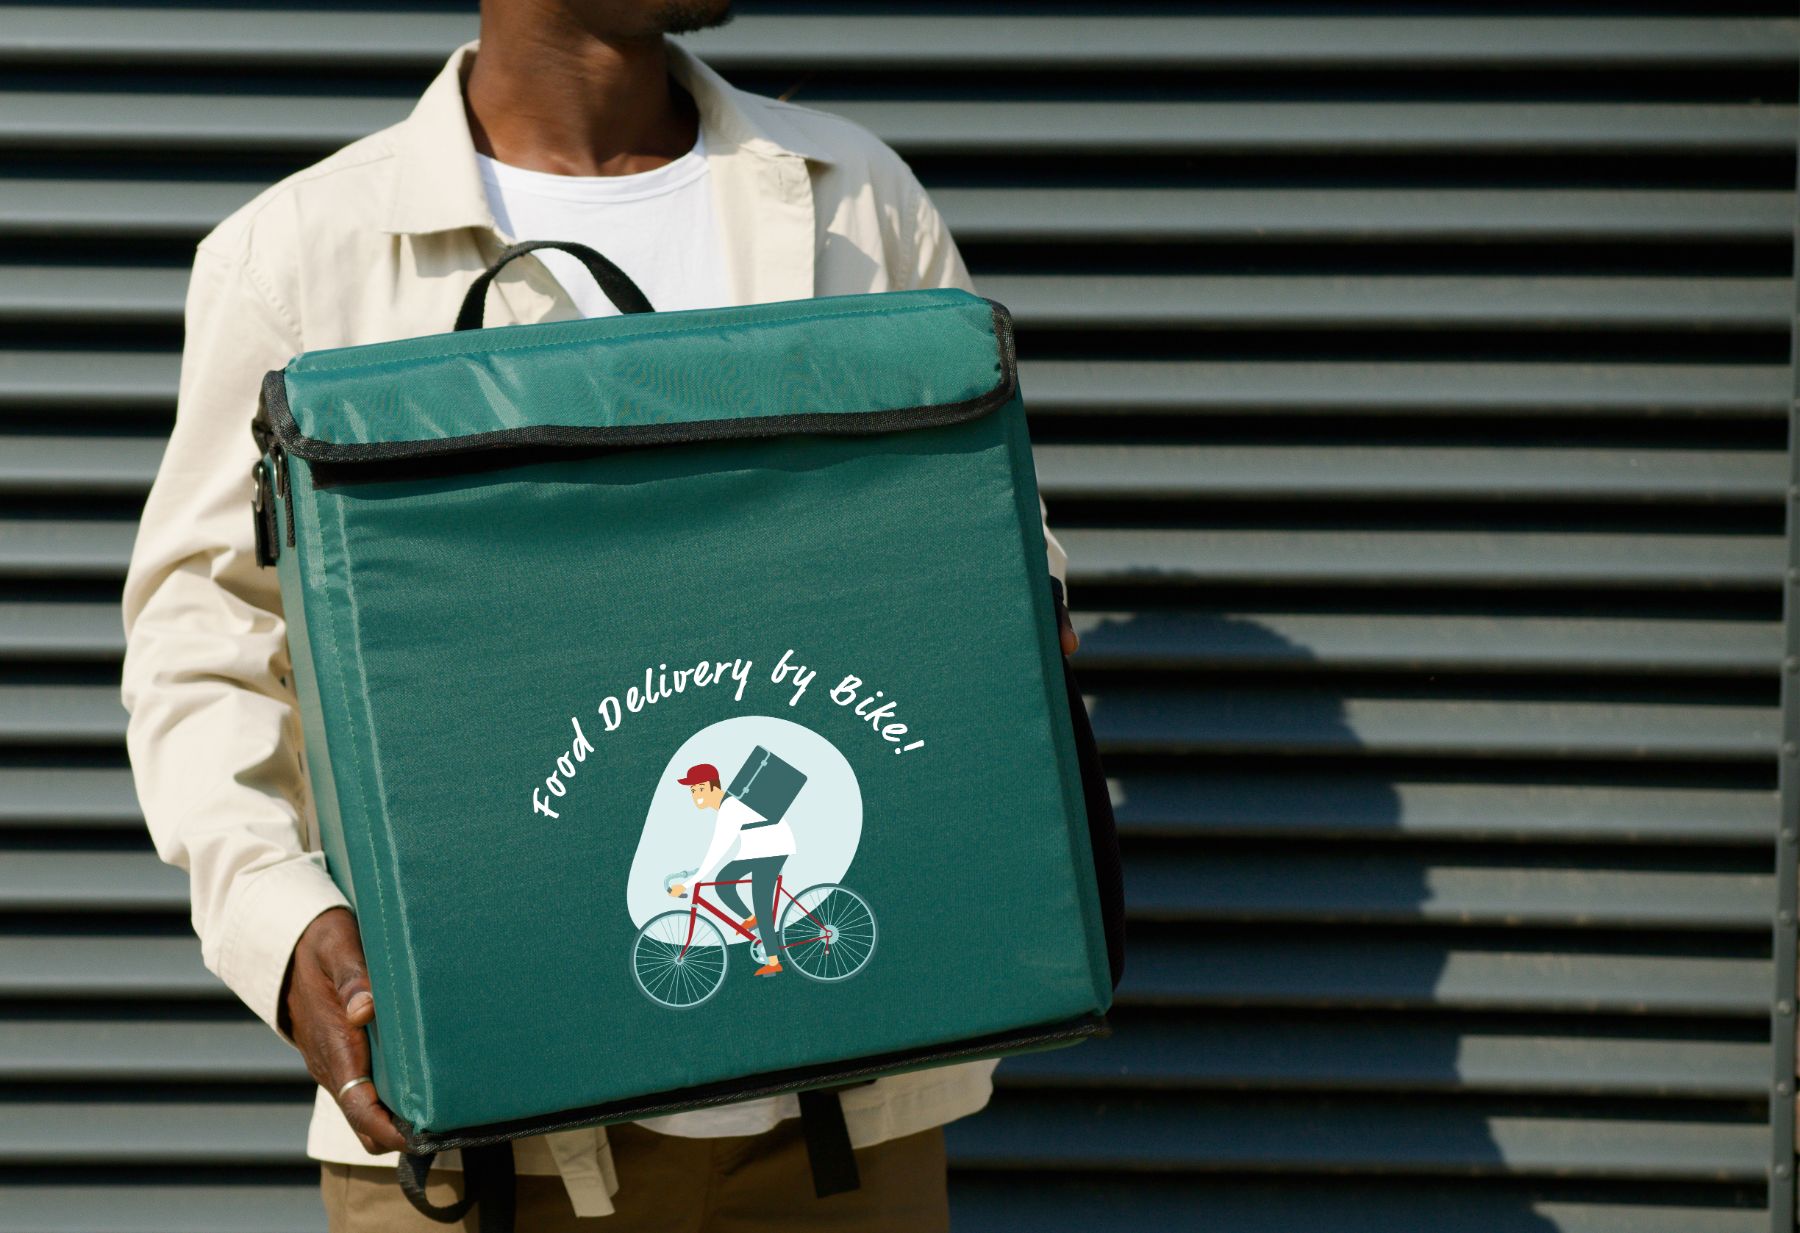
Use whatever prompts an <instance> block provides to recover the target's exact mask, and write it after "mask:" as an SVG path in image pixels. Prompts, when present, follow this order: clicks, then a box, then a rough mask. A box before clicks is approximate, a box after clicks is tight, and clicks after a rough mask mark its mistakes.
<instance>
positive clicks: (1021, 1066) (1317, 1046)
mask: <svg viewBox="0 0 1800 1233" xmlns="http://www.w3.org/2000/svg"><path fill="white" fill-rule="evenodd" d="M1113 1026H1114V1032H1113V1035H1112V1036H1110V1037H1108V1038H1107V1039H1105V1040H1104V1041H1096V1042H1093V1043H1091V1044H1087V1045H1083V1046H1082V1047H1080V1048H1078V1049H1058V1050H1054V1051H1051V1052H1047V1053H1038V1054H1023V1055H1020V1056H1018V1057H1014V1058H1009V1059H1007V1060H1006V1062H1005V1063H1004V1064H1003V1065H1002V1067H1001V1069H1000V1072H999V1076H998V1077H999V1080H1000V1082H1001V1084H1002V1085H1003V1086H1006V1087H1016V1088H1087V1087H1100V1088H1106V1089H1110V1090H1113V1091H1123V1090H1128V1089H1131V1088H1143V1087H1151V1088H1175V1089H1204V1088H1245V1087H1250V1088H1258V1089H1268V1088H1305V1089H1313V1090H1334V1089H1344V1090H1357V1089H1363V1088H1380V1089H1382V1090H1401V1091H1434V1090H1436V1091H1496V1092H1545V1093H1551V1094H1562V1095H1568V1094H1604V1095H1615V1096H1629V1097H1649V1096H1683V1097H1724V1098H1733V1099H1744V1098H1755V1097H1759V1096H1761V1095H1762V1093H1763V1092H1764V1091H1765V1090H1766V1088H1767V1086H1768V1082H1767V1081H1768V1065H1769V1048H1768V1046H1767V1045H1766V1044H1760V1043H1754V1042H1744V1041H1733V1040H1689V1039H1660V1038H1642V1037H1608V1036H1580V1035H1569V1036H1549V1035H1519V1034H1509V1033H1505V1032H1500V1031H1494V1030H1487V1029H1481V1030H1471V1029H1465V1028H1460V1027H1457V1026H1454V1025H1444V1024H1439V1023H1417V1022H1407V1021H1394V1020H1382V1021H1377V1022H1367V1021H1362V1020H1346V1019H1344V1018H1342V1017H1339V1018H1333V1019H1330V1020H1329V1021H1315V1020H1311V1019H1306V1020H1298V1021H1296V1020H1293V1019H1278V1018H1261V1017H1256V1016H1246V1015H1234V1016H1231V1017H1229V1018H1224V1017H1213V1018H1204V1019H1197V1020H1194V1021H1192V1022H1185V1021H1184V1022H1175V1021H1157V1022H1142V1021H1140V1020H1138V1019H1135V1018H1132V1019H1126V1020H1124V1021H1121V1022H1115V1023H1114V1025H1113ZM121 1079H128V1080H132V1081H148V1082H157V1083H176V1082H180V1083H201V1084H218V1083H237V1082H251V1081H254V1082H269V1083H304V1082H305V1081H306V1068H305V1065H304V1064H303V1063H302V1061H301V1059H300V1055H299V1054H298V1053H297V1052H295V1050H294V1049H293V1048H292V1047H290V1046H289V1045H287V1044H286V1043H284V1042H283V1041H281V1040H280V1039H279V1038H278V1037H276V1036H275V1034H274V1033H272V1032H270V1031H269V1029H268V1028H267V1027H266V1026H265V1025H264V1024H262V1023H261V1022H259V1021H257V1020H255V1019H253V1018H250V1017H249V1016H248V1015H246V1016H244V1017H243V1018H241V1019H238V1020H234V1021H231V1022H193V1021H189V1020H175V1021H163V1020H154V1019H143V1018H122V1017H121V1018H105V1019H97V1018H92V1017H83V1016H78V1015H76V1016H56V1017H47V1018H37V1017H34V1018H31V1019H25V1020H13V1021H6V1020H0V1081H3V1082H8V1083H52V1082H54V1083H96V1082H105V1081H108V1080H121Z"/></svg>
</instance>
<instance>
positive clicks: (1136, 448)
mask: <svg viewBox="0 0 1800 1233" xmlns="http://www.w3.org/2000/svg"><path fill="white" fill-rule="evenodd" d="M18 444H19V445H23V446H25V447H26V448H25V449H24V450H18V451H13V452H16V453H17V454H18V459H17V461H16V462H8V463H6V464H3V465H0V486H5V485H10V484H30V483H34V482H38V483H44V484H53V483H56V482H58V478H59V476H58V471H59V468H64V469H66V470H65V471H64V474H67V475H68V476H69V478H68V479H67V480H63V481H62V482H74V483H82V484H86V483H88V482H89V480H88V479H87V478H86V477H87V476H90V475H91V476H92V477H93V482H95V483H108V482H115V481H116V480H117V478H118V477H120V476H121V475H122V474H123V473H124V472H126V471H127V470H128V469H129V468H130V466H131V465H132V463H133V462H134V461H136V460H137V456H138V455H143V454H148V453H149V452H150V451H149V450H148V449H147V448H146V447H145V445H143V444H142V443H139V442H134V441H128V442H117V441H109V440H105V439H100V440H97V441H96V440H89V441H88V442H85V443H77V442H73V441H71V442H69V443H68V445H66V446H64V445H60V444H58V443H57V442H54V441H52V442H47V443H45V444H42V445H40V444H37V443H35V442H33V441H32V440H31V439H29V438H26V439H24V440H22V441H19V442H18ZM90 457H91V458H92V461H91V462H89V458H90ZM1036 459H1037V471H1038V482H1039V483H1040V484H1042V485H1043V488H1044V491H1045V493H1046V494H1047V495H1049V496H1053V497H1061V498H1064V499H1070V498H1096V499H1113V500H1127V499H1129V500H1145V501H1151V500H1154V501H1163V500H1223V499H1240V500H1258V501H1311V500H1319V501H1325V500H1330V501H1344V500H1373V501H1383V500H1394V499H1405V500H1451V501H1458V500H1460V501H1491V500H1534V501H1557V500H1564V501H1596V502H1598V501H1631V502H1647V501H1760V502H1774V501H1780V500H1782V499H1783V498H1784V497H1785V494H1786V492H1787V460H1786V459H1785V458H1784V457H1783V456H1782V454H1780V453H1779V452H1776V451H1772V450H1771V451H1764V452H1752V451H1747V450H1688V449H1670V450H1660V449H1642V448H1639V449H1633V448H1631V447H1630V446H1628V445H1624V444H1621V445H1620V446H1619V447H1616V448H1613V449H1559V448H1551V447H1541V446H1522V445H1510V444H1496V445H1494V446H1491V447H1487V448H1467V447H1445V446H1366V445H1317V446H1312V445H1301V444H1293V445H1213V444H1207V445H1171V444H1161V445H1042V446H1038V447H1037V449H1036ZM140 465H141V464H140ZM151 465H152V466H153V465H154V463H153V462H152V464H151ZM77 475H79V476H80V477H81V478H79V479H77V478H75V477H76V476H77Z"/></svg>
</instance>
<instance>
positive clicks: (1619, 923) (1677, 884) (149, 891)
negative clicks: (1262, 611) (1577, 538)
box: [0, 851, 1774, 929]
mask: <svg viewBox="0 0 1800 1233" xmlns="http://www.w3.org/2000/svg"><path fill="white" fill-rule="evenodd" d="M1126 875H1127V885H1128V886H1129V887H1130V890H1131V895H1130V904H1129V907H1130V910H1131V913H1132V915H1134V916H1136V917H1139V918H1145V919H1178V920H1282V921H1320V922H1326V921H1333V922H1343V921H1358V922H1379V923H1403V924H1415V923H1456V924H1487V925H1522V926H1555V927H1581V926H1598V927H1605V928H1638V929H1764V928H1766V927H1767V925H1768V918H1769V913H1770V911H1771V907H1772V904H1773V901H1774V900H1773V886H1772V883H1771V881H1770V879H1769V878H1767V877H1764V876H1760V875H1754V874H1717V873H1676V872H1666V871H1661V872H1659V871H1643V870H1619V869H1556V868H1532V867H1511V868H1493V867H1485V866H1473V867H1458V866H1454V865H1444V864H1439V863H1436V862H1434V861H1431V860H1428V859H1424V858H1420V857H1415V856H1411V855H1391V856H1363V857H1352V856H1311V855H1295V854H1292V853H1287V854H1284V855H1281V856H1279V857H1270V856H1257V855H1248V856H1226V855H1208V856H1193V857H1186V856H1180V855H1169V854H1163V855H1161V856H1159V857H1157V859H1155V860H1153V861H1152V860H1142V859H1134V858H1130V857H1128V859H1127V861H1126ZM187 905H188V885H187V878H186V876H185V875H184V874H183V873H182V872H181V871H180V870H178V869H175V868H173V867H171V866H168V865H165V864H163V863H162V862H161V861H159V860H158V859H157V858H156V856H155V855H154V854H153V853H149V852H144V853H136V852H87V851H70V852H53V851H23V852H21V851H12V852H8V853H7V854H6V860H5V863H4V866H0V910H5V911H29V912H90V911H120V912H124V911H163V912H170V913H179V912H182V911H184V910H185V909H186V908H187Z"/></svg>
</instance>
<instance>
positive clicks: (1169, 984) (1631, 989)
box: [0, 929, 1773, 1022]
mask: <svg viewBox="0 0 1800 1233" xmlns="http://www.w3.org/2000/svg"><path fill="white" fill-rule="evenodd" d="M0 953H3V952H0ZM1772 979H1773V977H1772V975H1771V972H1770V965H1769V963H1768V961H1767V960H1762V959H1739V958H1730V957H1722V956H1704V957H1696V956H1692V955H1683V954H1630V953H1626V954H1616V953H1608V952H1604V951H1598V950H1596V951H1594V952H1592V953H1587V952H1574V951H1541V952H1539V951H1531V950H1528V949H1525V948H1524V946H1523V941H1522V939H1521V943H1520V945H1519V946H1518V947H1515V949H1513V950H1510V951H1494V950H1480V949H1475V948H1456V947H1452V946H1450V945H1448V944H1446V943H1443V942H1434V941H1430V940H1426V939H1424V938H1419V939H1417V940H1402V941H1396V940H1393V939H1391V938H1387V937H1381V936H1374V935H1369V936H1364V935H1362V934H1360V933H1358V932H1356V931H1351V930H1332V931H1326V932H1324V933H1322V934H1321V933H1318V932H1314V933H1310V934H1308V935H1307V936H1306V937H1305V938H1304V939H1303V940H1293V941H1289V940H1285V939H1282V938H1276V937H1270V936H1266V935H1263V934H1258V933H1253V932H1250V931H1246V930H1241V929H1239V930H1233V931H1231V932H1230V933H1229V935H1228V936H1226V937H1224V938H1217V939H1215V938H1209V939H1207V940H1204V941H1188V942H1180V943H1176V942H1173V941H1170V940H1169V939H1168V938H1166V937H1162V936H1145V930H1143V929H1140V930H1138V931H1137V934H1136V935H1135V936H1134V937H1133V938H1132V940H1131V943H1130V949H1129V953H1128V955H1127V960H1126V965H1125V979H1124V981H1123V983H1122V984H1121V985H1120V987H1119V997H1120V1000H1121V1001H1122V1002H1124V1003H1126V1004H1129V1005H1136V1006H1307V1007H1329V1006H1366V1007H1383V1008H1389V1007H1391V1008H1407V1009H1415V1008H1432V1009H1458V1010H1505V1011H1528V1010H1537V1011H1551V1012H1555V1013H1560V1014H1629V1015H1642V1014H1663V1015H1707V1016H1711V1015H1738V1016H1743V1017H1745V1018H1747V1019H1755V1020H1756V1021H1758V1022H1766V1021H1767V1019H1768V1014H1769V1005H1768V992H1769V988H1770V984H1769V982H1770V981H1771V980H1772Z"/></svg>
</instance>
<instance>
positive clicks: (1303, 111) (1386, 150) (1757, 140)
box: [0, 90, 1797, 156]
mask: <svg viewBox="0 0 1800 1233" xmlns="http://www.w3.org/2000/svg"><path fill="white" fill-rule="evenodd" d="M219 101H220V100H219V97H218V96H216V95H212V94H206V93H200V92H192V93H174V92H170V93H148V92H134V91H118V92H99V91H78V90H69V91H49V90H10V91H5V92H0V147H5V146H10V147H13V148H17V149H42V148H57V149H63V150H77V149H93V150H99V149H108V150H127V149H158V150H167V151H173V150H228V149H256V150H260V151H263V152H265V153H276V152H288V153H293V154H308V153H318V154H321V155H322V154H323V153H325V152H326V151H328V150H331V149H334V148H336V147H338V146H341V145H344V144H347V143H348V142H351V141H354V140H356V139H357V138H359V137H362V136H364V135H366V134H368V133H371V132H373V131H375V130H376V129H379V128H383V127H386V126H387V125H390V124H393V123H395V122H397V121H399V120H402V119H404V118H405V117H406V114H407V112H408V111H409V110H410V108H411V105H412V102H413V100H412V99H411V98H369V97H357V96H354V95H348V94H337V95H308V94H295V95H245V94H241V93H240V94H234V95H233V96H232V98H231V106H230V107H228V108H227V107H220V106H219ZM808 102H809V103H810V104H811V105H813V106H815V107H817V108H819V109H821V110H824V111H828V112H832V113H834V114H836V115H839V116H842V117H844V118H846V119H848V120H851V121H853V122H855V123H858V124H861V125H862V126H863V127H865V128H868V129H871V130H872V131H874V132H876V133H878V134H879V135H880V136H882V137H883V138H884V139H886V140H887V141H889V142H891V143H892V144H894V145H895V146H897V147H899V148H900V149H901V151H902V152H903V153H907V154H909V155H911V154H921V153H934V154H974V153H982V154H990V155H991V154H995V153H999V154H1003V155H1009V156H1026V155H1035V154H1050V153H1059V152H1070V153H1084V154H1107V155H1126V154H1139V155H1144V154H1148V155H1203V154H1229V153H1240V152H1244V151H1256V152H1258V153H1261V154H1290V155H1296V154H1333V155H1345V154H1350V155H1355V154H1439V155H1442V154H1453V155H1461V154H1464V153H1484V154H1503V153H1530V154H1539V155H1550V154H1564V155H1574V154H1592V153H1605V154H1614V155H1616V154H1626V153H1640V154H1649V153H1670V154H1708V155H1719V154H1725V153H1768V154H1779V153H1781V152H1782V151H1784V150H1789V149H1792V148H1793V144H1794V119H1795V116H1796V114H1797V113H1796V109H1795V108H1793V107H1791V106H1775V105H1768V104H1749V105H1745V104H1736V103H1691V104H1679V103H1610V102H1609V103H1564V102H1555V103H1537V102H1524V103H1520V102H1510V101H1508V102H1483V103H1468V102H1461V101H1444V102H1436V103H1434V104H1433V105H1432V106H1430V107H1421V106H1419V105H1418V102H1417V101H1414V102H1409V103H1391V102H1343V101H1336V102H1327V103H1320V102H1220V103H1195V102H1185V101H1180V102H1170V101H1163V102H1138V101H1129V102H1125V101H1115V100H1104V99H1102V100H1096V101H1084V102H1072V101H1067V100H1064V99H1060V98H1052V99H1038V100H1008V101H1005V102H979V101H970V100H965V99H958V100H952V101H935V100H934V101H917V100H902V99H883V100H867V99H861V98H855V99H842V98H831V97H828V96H823V95H818V96H813V97H811V98H809V99H808Z"/></svg>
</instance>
